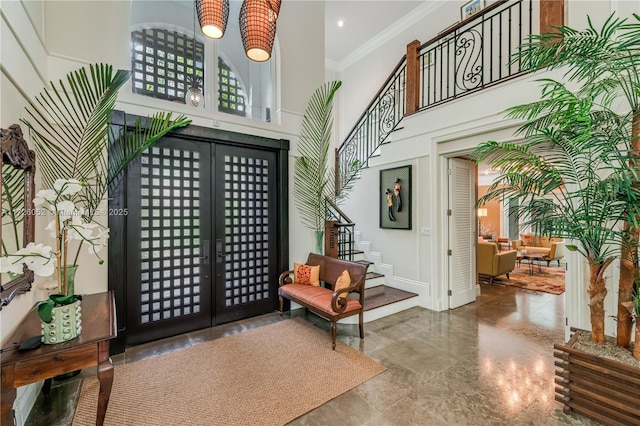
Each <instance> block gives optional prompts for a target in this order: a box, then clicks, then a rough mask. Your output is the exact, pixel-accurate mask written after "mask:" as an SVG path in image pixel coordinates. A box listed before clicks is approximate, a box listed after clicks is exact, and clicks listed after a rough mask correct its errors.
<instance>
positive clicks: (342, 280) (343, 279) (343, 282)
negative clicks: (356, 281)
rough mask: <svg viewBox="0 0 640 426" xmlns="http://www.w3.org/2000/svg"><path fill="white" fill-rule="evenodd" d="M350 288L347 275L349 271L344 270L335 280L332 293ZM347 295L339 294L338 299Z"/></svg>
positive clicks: (349, 279)
mask: <svg viewBox="0 0 640 426" xmlns="http://www.w3.org/2000/svg"><path fill="white" fill-rule="evenodd" d="M350 286H351V276H350V275H349V271H347V270H346V269H345V270H344V271H342V273H341V274H340V276H339V277H338V279H337V280H336V285H335V286H333V291H338V290H342V289H343V288H348V287H350ZM348 295H349V293H340V296H339V297H338V298H339V299H342V298H345V297H347V296H348Z"/></svg>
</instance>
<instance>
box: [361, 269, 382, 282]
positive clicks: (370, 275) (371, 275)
mask: <svg viewBox="0 0 640 426" xmlns="http://www.w3.org/2000/svg"><path fill="white" fill-rule="evenodd" d="M381 277H384V274H379V273H377V272H373V271H371V272H367V275H366V276H365V277H364V279H365V280H374V279H376V278H381Z"/></svg>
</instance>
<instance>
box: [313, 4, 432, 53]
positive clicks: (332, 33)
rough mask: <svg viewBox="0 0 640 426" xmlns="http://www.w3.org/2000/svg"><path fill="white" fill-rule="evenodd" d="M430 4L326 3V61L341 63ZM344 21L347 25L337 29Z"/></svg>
mask: <svg viewBox="0 0 640 426" xmlns="http://www.w3.org/2000/svg"><path fill="white" fill-rule="evenodd" d="M425 1H428V0H377V1H376V0H373V1H372V0H347V1H343V0H327V1H326V2H325V57H326V58H327V59H329V60H332V61H334V62H340V61H341V60H343V59H344V58H345V57H347V56H348V55H349V54H350V53H352V52H353V51H354V50H356V49H357V48H358V47H360V46H362V45H363V44H365V43H366V42H367V41H369V40H370V39H371V38H372V37H375V36H376V35H377V34H378V33H380V32H381V31H382V30H384V29H385V28H387V27H389V26H390V25H392V24H393V23H394V22H396V21H398V20H399V19H400V18H402V17H404V16H406V15H407V14H409V13H411V11H412V10H414V9H415V8H416V7H418V6H420V5H421V4H423V3H424V2H425ZM340 20H342V21H343V23H344V25H343V26H342V27H339V26H338V21H340Z"/></svg>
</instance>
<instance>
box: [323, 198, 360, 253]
mask: <svg viewBox="0 0 640 426" xmlns="http://www.w3.org/2000/svg"><path fill="white" fill-rule="evenodd" d="M326 205H327V218H328V220H327V221H326V222H325V235H326V236H327V237H326V238H325V248H324V253H325V254H326V255H327V256H331V257H335V258H338V259H345V260H350V261H353V260H354V255H355V254H356V242H355V237H354V229H355V225H356V224H355V223H353V222H352V221H351V219H349V218H348V217H347V215H346V214H344V212H343V211H342V210H340V208H339V207H338V206H337V205H336V204H334V203H333V202H331V201H329V200H327V204H326Z"/></svg>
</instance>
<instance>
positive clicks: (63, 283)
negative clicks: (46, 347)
mask: <svg viewBox="0 0 640 426" xmlns="http://www.w3.org/2000/svg"><path fill="white" fill-rule="evenodd" d="M85 185H86V184H85V183H84V182H81V181H78V180H76V179H58V180H56V181H55V183H54V185H53V189H43V190H40V191H38V192H37V193H36V197H35V199H34V200H33V202H34V205H35V206H36V209H35V211H34V212H32V213H33V214H36V215H38V216H45V215H46V216H49V215H53V219H52V220H51V221H50V222H49V224H48V225H47V227H46V229H47V230H48V231H49V232H50V235H51V236H52V237H53V238H54V240H55V244H54V247H53V248H52V247H50V246H45V245H43V244H35V243H29V244H28V245H27V246H26V247H24V248H22V249H20V250H18V251H17V252H15V253H12V254H9V255H6V256H3V257H2V258H0V272H13V273H22V270H23V265H26V267H27V268H29V269H30V270H32V271H34V273H35V274H36V275H39V276H50V275H52V274H53V273H54V271H56V266H58V268H57V271H56V279H57V283H58V286H57V293H58V294H55V295H52V296H50V298H49V299H47V300H44V301H40V302H38V303H37V304H36V307H37V309H38V315H39V316H40V319H42V320H43V321H44V322H46V323H49V322H51V320H52V310H53V308H54V307H55V306H63V305H67V304H71V303H73V302H76V301H77V300H80V299H81V297H80V296H78V295H76V294H74V290H75V289H74V286H73V274H75V269H76V267H77V254H76V257H75V258H74V260H73V263H72V264H69V256H68V253H69V250H70V249H71V247H70V245H71V244H72V243H74V242H78V243H79V244H84V243H86V244H87V245H88V248H89V252H90V253H92V254H95V255H96V257H98V263H99V264H102V263H104V260H103V259H102V258H101V257H100V255H99V252H100V250H101V249H102V248H104V247H105V246H106V244H107V239H108V238H109V230H108V229H106V228H104V227H102V226H100V225H99V224H97V223H95V222H93V221H87V220H86V217H87V215H86V214H85V211H84V209H83V208H78V207H76V205H75V203H74V197H75V196H76V194H77V193H78V192H80V191H81V189H82V187H83V186H85Z"/></svg>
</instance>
